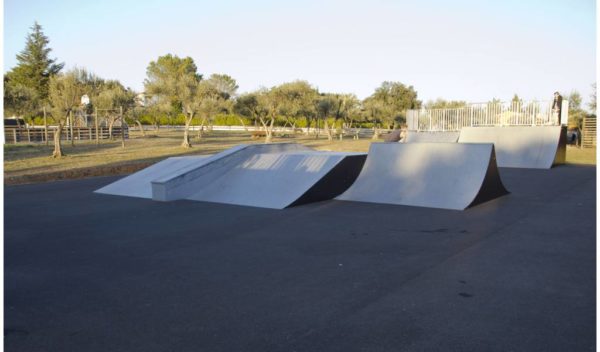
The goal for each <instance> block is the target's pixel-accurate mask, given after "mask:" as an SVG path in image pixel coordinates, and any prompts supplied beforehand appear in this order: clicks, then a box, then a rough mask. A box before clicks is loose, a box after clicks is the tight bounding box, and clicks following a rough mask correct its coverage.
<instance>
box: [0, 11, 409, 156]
mask: <svg viewBox="0 0 600 352" xmlns="http://www.w3.org/2000/svg"><path fill="white" fill-rule="evenodd" d="M51 50H52V49H51V48H50V47H49V39H48V37H47V36H46V35H44V33H43V30H42V27H41V26H40V25H39V24H38V23H35V24H34V25H33V27H32V28H31V33H29V34H28V36H27V38H26V45H25V48H24V49H23V51H21V52H20V53H19V54H18V55H17V65H16V66H15V67H14V68H13V69H12V70H11V71H9V72H7V73H6V75H5V77H4V86H5V90H4V114H5V116H10V115H16V116H19V117H22V118H24V119H25V120H26V121H28V122H30V123H32V124H35V123H36V122H38V123H39V121H40V118H41V116H42V114H43V113H46V112H47V113H48V114H49V118H50V121H51V122H52V124H54V125H56V127H57V129H58V132H57V133H55V140H54V144H55V150H54V153H53V155H54V156H55V157H60V156H62V154H63V153H62V150H61V146H60V131H61V130H62V129H63V128H64V127H65V126H66V125H67V124H69V116H71V115H72V114H73V113H74V112H80V113H81V112H83V113H88V114H89V113H92V112H93V111H94V109H96V108H99V109H102V110H103V111H116V110H117V109H118V108H120V107H122V109H123V113H124V115H125V116H126V118H127V120H128V122H129V123H136V124H138V125H140V127H141V125H142V124H152V125H155V126H157V127H158V126H159V125H160V124H161V123H164V122H165V121H169V122H182V123H183V125H184V126H185V129H184V136H183V141H182V146H183V147H190V146H191V140H190V134H189V130H190V126H192V125H194V124H195V125H198V126H200V129H199V131H200V132H199V135H198V137H201V131H202V130H203V127H204V126H206V125H209V124H212V123H213V122H214V119H215V118H217V117H219V116H221V117H223V116H226V117H228V118H230V120H231V119H235V120H237V121H239V123H240V124H242V125H247V124H257V125H261V126H262V127H263V128H264V130H265V132H266V141H267V142H269V141H270V140H271V139H272V135H273V127H274V126H278V125H279V126H290V127H309V128H310V127H316V126H320V127H322V128H323V129H324V131H325V133H326V134H327V136H328V138H330V139H332V136H333V133H334V129H335V128H339V127H340V126H341V125H342V124H344V125H346V126H349V127H352V126H357V125H359V124H361V123H362V124H364V123H370V125H376V126H382V127H387V128H393V127H395V126H397V125H399V124H402V123H403V122H404V121H405V111H406V109H415V108H419V107H421V101H420V100H418V97H417V92H416V91H415V89H414V88H413V87H412V86H407V85H405V84H403V83H400V82H387V81H386V82H383V83H382V84H381V86H380V87H378V88H377V89H376V90H375V91H374V93H373V94H372V95H371V96H369V97H367V98H366V99H363V100H360V99H358V98H357V97H356V95H354V94H348V93H327V92H320V91H319V90H318V89H317V88H315V87H314V86H313V85H311V84H310V83H308V82H306V81H301V80H298V81H293V82H287V83H283V84H280V85H278V86H275V87H271V88H260V89H258V90H256V91H253V92H249V93H244V94H238V84H237V82H236V80H235V79H234V78H233V77H231V76H229V75H226V74H211V75H210V76H208V77H205V76H204V74H202V73H200V72H199V70H198V67H197V66H196V64H195V62H194V60H193V59H192V58H191V57H183V58H181V57H178V56H176V55H171V54H167V55H164V56H160V57H158V58H157V59H156V60H155V61H152V62H150V63H149V65H148V67H147V69H146V76H147V77H146V79H145V81H144V92H143V96H144V99H143V102H140V101H139V100H137V99H136V98H137V96H138V94H137V93H136V92H134V91H133V90H132V89H130V88H126V87H125V86H123V85H122V84H121V83H120V82H119V81H116V80H106V79H103V78H101V77H98V76H97V75H95V74H93V73H91V72H89V71H88V70H86V69H84V68H73V69H70V70H68V71H64V70H63V68H64V63H59V62H58V61H57V59H51V58H50V52H51ZM84 95H86V96H87V97H88V98H89V104H85V105H84V104H82V101H81V97H82V96H84ZM108 115H109V120H110V121H114V117H113V118H110V116H111V115H110V114H108ZM112 116H115V115H114V114H113V115H112ZM70 123H72V122H70Z"/></svg>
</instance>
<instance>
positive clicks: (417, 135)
mask: <svg viewBox="0 0 600 352" xmlns="http://www.w3.org/2000/svg"><path fill="white" fill-rule="evenodd" d="M459 135H460V132H453V131H446V132H417V131H408V133H407V134H406V141H405V143H456V142H457V141H458V136H459Z"/></svg>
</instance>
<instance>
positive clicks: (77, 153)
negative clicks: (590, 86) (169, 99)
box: [4, 131, 596, 184]
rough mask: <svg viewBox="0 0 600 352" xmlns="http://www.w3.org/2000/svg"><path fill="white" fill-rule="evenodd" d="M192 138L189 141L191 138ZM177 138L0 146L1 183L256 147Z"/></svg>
mask: <svg viewBox="0 0 600 352" xmlns="http://www.w3.org/2000/svg"><path fill="white" fill-rule="evenodd" d="M194 137H195V136H194ZM181 140H182V132H173V131H161V132H159V133H156V132H154V133H152V132H150V133H148V132H147V133H146V137H142V136H141V135H140V134H138V133H135V132H132V133H131V138H130V139H128V140H126V141H125V148H122V147H121V141H120V140H115V141H103V142H101V143H100V144H99V145H96V144H95V143H94V142H91V143H90V142H87V141H85V142H76V143H75V147H71V145H70V142H63V147H64V152H65V153H66V156H65V157H63V158H61V159H53V158H51V157H50V155H51V154H52V149H53V147H52V145H49V146H45V145H38V144H19V145H9V144H7V145H5V146H4V183H5V184H20V183H35V182H45V181H51V180H60V179H72V178H82V177H90V176H103V175H119V174H126V173H131V172H134V171H137V170H139V169H142V168H144V167H146V166H148V165H150V164H153V163H155V162H157V161H159V160H162V159H164V158H166V157H169V156H182V155H202V154H214V153H217V152H220V151H222V150H224V149H227V148H230V147H232V146H234V145H237V144H242V143H246V144H248V143H262V140H253V139H251V138H250V133H249V132H220V131H214V132H211V133H208V134H205V135H204V136H203V138H202V139H201V140H198V139H196V138H193V140H192V144H193V148H191V149H184V148H181V147H180V144H181ZM273 142H296V143H302V144H305V145H307V146H310V147H313V148H315V149H317V150H330V151H349V152H366V151H368V149H369V145H370V144H371V142H372V140H371V139H370V138H369V139H359V140H353V139H351V138H350V137H348V138H346V139H343V140H341V141H340V140H337V139H336V140H333V141H331V142H330V141H328V140H327V138H325V137H324V136H320V138H319V139H316V138H315V136H313V135H311V136H306V135H300V134H298V135H292V136H286V137H279V138H274V140H273ZM567 163H572V164H596V150H595V149H579V148H576V147H571V146H569V147H567Z"/></svg>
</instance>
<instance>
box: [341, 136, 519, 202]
mask: <svg viewBox="0 0 600 352" xmlns="http://www.w3.org/2000/svg"><path fill="white" fill-rule="evenodd" d="M507 193H508V191H507V190H506V189H505V188H504V186H503V185H502V181H501V180H500V175H499V173H498V168H497V167H496V160H495V154H494V146H493V144H458V143H372V144H371V148H370V149H369V154H368V156H367V161H366V163H365V165H364V167H363V170H362V171H361V173H360V175H359V176H358V178H357V179H356V181H355V182H354V184H353V185H352V186H351V187H350V188H349V189H348V190H347V191H346V192H344V193H343V194H341V195H340V196H338V197H337V198H336V199H339V200H348V201H359V202H371V203H386V204H398V205H411V206H420V207H431V208H444V209H456V210H463V209H466V208H468V207H469V206H473V205H476V204H479V203H482V202H485V201H488V200H491V199H494V198H496V197H499V196H502V195H504V194H507Z"/></svg>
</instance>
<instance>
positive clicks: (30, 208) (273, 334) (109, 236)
mask: <svg viewBox="0 0 600 352" xmlns="http://www.w3.org/2000/svg"><path fill="white" fill-rule="evenodd" d="M500 174H501V177H502V182H503V184H504V185H505V186H506V188H507V189H509V190H510V192H511V193H510V194H509V195H506V196H503V197H500V198H497V199H495V200H492V201H489V202H486V203H483V204H480V205H477V206H475V207H472V208H469V209H467V210H465V211H456V210H443V209H431V208H422V207H410V206H401V205H387V204H373V203H360V202H344V201H324V202H318V203H312V204H307V205H302V206H297V207H293V208H289V209H285V210H273V209H264V208H256V207H245V206H235V205H227V204H215V203H208V202H195V201H189V200H178V201H173V202H155V201H152V200H150V199H144V198H134V197H119V196H109V195H103V194H97V193H93V191H94V190H96V189H98V188H100V187H102V186H104V185H107V184H109V183H110V182H113V181H115V180H117V179H119V177H102V178H91V179H86V180H77V181H63V182H53V183H46V184H35V185H22V186H5V199H4V201H5V202H4V204H5V213H4V217H5V234H4V246H5V247H4V249H5V275H4V279H5V283H4V289H5V298H4V299H5V307H4V314H5V322H4V327H5V349H6V350H7V351H171V350H172V351H587V350H590V351H593V350H594V349H595V331H596V330H595V318H596V316H595V299H596V290H595V287H596V277H595V269H596V168H595V167H589V166H573V165H563V166H558V167H555V168H553V169H550V170H540V169H510V168H500Z"/></svg>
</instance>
